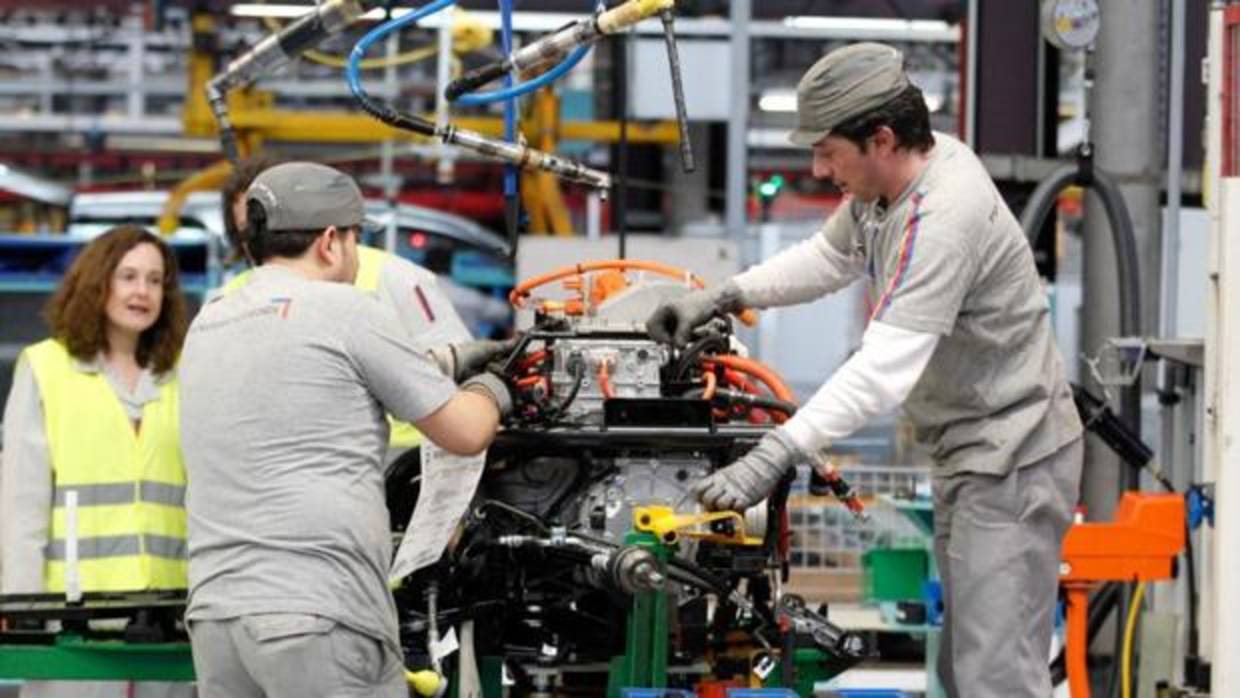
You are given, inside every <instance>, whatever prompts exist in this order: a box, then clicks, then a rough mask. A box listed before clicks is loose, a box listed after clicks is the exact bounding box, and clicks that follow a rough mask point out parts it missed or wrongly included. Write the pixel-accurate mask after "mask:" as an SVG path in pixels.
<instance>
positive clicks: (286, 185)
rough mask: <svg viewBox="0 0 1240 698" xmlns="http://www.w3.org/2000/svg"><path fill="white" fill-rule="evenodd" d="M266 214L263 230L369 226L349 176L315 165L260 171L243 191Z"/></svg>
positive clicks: (359, 194)
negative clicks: (264, 228)
mask: <svg viewBox="0 0 1240 698" xmlns="http://www.w3.org/2000/svg"><path fill="white" fill-rule="evenodd" d="M245 200H246V202H247V203H248V202H250V201H257V202H259V203H261V204H262V205H263V210H264V211H266V213H267V230H269V231H278V230H323V229H325V228H327V227H328V226H336V227H337V228H350V227H353V226H361V227H372V226H371V223H370V221H368V220H367V219H366V215H365V212H364V210H363V203H362V191H361V190H360V189H358V187H357V182H354V181H353V178H352V177H350V176H349V175H347V174H345V173H343V172H341V171H340V170H337V169H336V168H334V167H328V166H327V165H320V164H318V163H316V162H286V163H283V164H281V165H276V166H275V167H270V168H268V169H266V170H263V171H262V173H260V174H259V175H258V176H257V177H255V178H254V183H253V184H251V185H250V188H249V189H248V190H246V192H245Z"/></svg>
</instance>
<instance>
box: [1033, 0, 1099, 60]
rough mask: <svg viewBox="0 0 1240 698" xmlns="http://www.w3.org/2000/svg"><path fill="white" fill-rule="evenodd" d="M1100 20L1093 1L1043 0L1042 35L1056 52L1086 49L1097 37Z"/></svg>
mask: <svg viewBox="0 0 1240 698" xmlns="http://www.w3.org/2000/svg"><path fill="white" fill-rule="evenodd" d="M1101 20H1102V17H1101V15H1100V14H1099V12H1098V2H1097V0H1043V2H1042V35H1043V36H1045V37H1046V40H1047V41H1049V42H1051V44H1053V45H1054V46H1055V47H1056V48H1059V49H1064V50H1079V49H1083V48H1088V47H1089V46H1090V45H1092V44H1093V43H1094V39H1095V38H1096V37H1097V36H1098V27H1099V25H1100V24H1101Z"/></svg>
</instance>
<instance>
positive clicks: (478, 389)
mask: <svg viewBox="0 0 1240 698" xmlns="http://www.w3.org/2000/svg"><path fill="white" fill-rule="evenodd" d="M461 390H464V391H468V392H471V393H477V394H479V395H481V396H483V397H487V398H490V399H491V401H492V402H494V403H495V408H496V409H498V410H499V418H500V419H503V418H504V417H507V416H508V415H509V414H510V413H512V405H513V397H512V388H510V387H509V385H508V381H506V380H504V379H503V378H500V377H499V376H497V375H495V374H494V373H491V372H489V371H483V372H482V373H479V374H477V375H475V376H472V377H470V378H469V379H468V380H466V381H465V382H464V383H462V384H461Z"/></svg>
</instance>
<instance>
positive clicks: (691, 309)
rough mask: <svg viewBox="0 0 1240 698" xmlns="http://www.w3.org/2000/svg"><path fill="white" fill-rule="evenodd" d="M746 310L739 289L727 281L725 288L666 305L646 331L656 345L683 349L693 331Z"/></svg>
mask: <svg viewBox="0 0 1240 698" xmlns="http://www.w3.org/2000/svg"><path fill="white" fill-rule="evenodd" d="M743 307H744V305H743V301H742V299H741V289H740V287H739V286H737V285H736V283H735V282H733V281H732V280H728V281H727V282H726V283H724V284H723V285H722V286H717V287H715V288H710V289H701V290H697V291H690V292H688V293H686V294H685V295H683V296H681V297H679V298H675V299H673V300H670V301H667V302H666V303H663V304H662V305H660V306H659V307H658V308H655V311H654V312H653V313H651V314H650V318H649V319H648V320H646V330H647V331H648V332H649V333H650V338H651V339H653V340H654V341H656V342H661V343H663V344H671V345H674V346H677V347H683V346H684V345H686V344H688V343H689V341H690V340H691V339H693V330H695V329H697V328H698V327H700V326H701V325H703V324H705V323H706V322H707V321H709V320H710V319H711V318H712V317H714V316H715V315H717V314H722V313H734V312H738V311H740V310H741V309H742V308H743Z"/></svg>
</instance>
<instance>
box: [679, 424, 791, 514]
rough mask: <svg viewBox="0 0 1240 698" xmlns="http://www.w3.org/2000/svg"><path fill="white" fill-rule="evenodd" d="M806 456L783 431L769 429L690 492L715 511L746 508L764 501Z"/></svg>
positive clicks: (696, 484)
mask: <svg viewBox="0 0 1240 698" xmlns="http://www.w3.org/2000/svg"><path fill="white" fill-rule="evenodd" d="M806 460H807V459H806V458H805V456H803V455H802V454H801V452H800V451H799V450H798V449H797V447H796V446H794V445H793V444H792V441H791V440H790V439H789V438H788V437H787V436H785V435H784V433H783V432H781V431H779V430H775V431H770V432H767V434H766V435H765V436H763V437H762V440H761V441H759V442H758V445H756V446H754V447H753V448H751V449H750V450H749V452H748V453H746V454H745V455H743V456H741V457H740V458H738V459H737V460H736V462H735V463H733V464H731V465H729V466H728V467H726V468H724V469H722V470H717V471H715V472H714V473H711V474H710V475H708V476H706V477H704V478H702V479H701V480H698V481H697V482H695V483H693V485H692V487H691V488H690V491H692V492H693V494H695V495H697V498H698V501H700V502H701V503H702V504H703V505H705V506H706V508H707V509H710V510H712V511H744V510H746V509H748V508H749V507H751V506H753V505H755V504H757V503H758V502H760V501H762V500H763V498H765V497H766V496H767V495H769V494H770V493H771V490H773V489H775V485H776V484H778V483H779V481H780V479H781V478H783V476H784V473H786V472H788V469H789V468H791V467H793V466H795V465H797V464H798V463H804V462H806Z"/></svg>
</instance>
